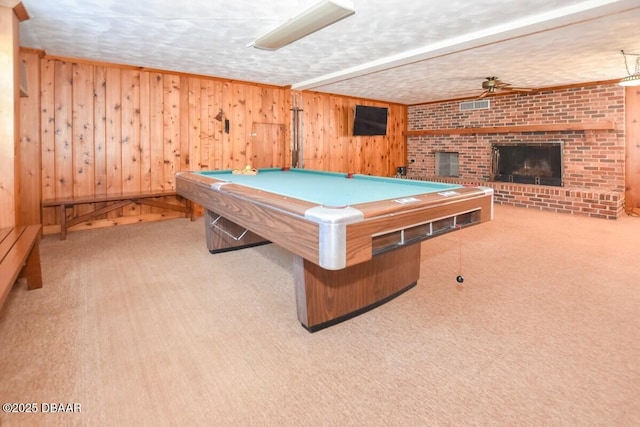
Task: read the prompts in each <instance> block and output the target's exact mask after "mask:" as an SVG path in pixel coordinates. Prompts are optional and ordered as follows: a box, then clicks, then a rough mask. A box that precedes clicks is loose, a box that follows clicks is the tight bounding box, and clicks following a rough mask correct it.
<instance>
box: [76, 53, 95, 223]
mask: <svg viewBox="0 0 640 427" xmlns="http://www.w3.org/2000/svg"><path fill="white" fill-rule="evenodd" d="M72 73H73V74H72V76H73V95H72V96H73V111H72V114H73V118H72V143H73V146H72V154H73V155H72V159H73V186H72V187H73V191H72V194H73V197H86V196H93V195H94V194H95V188H96V183H95V175H94V172H95V171H94V169H95V154H94V145H93V143H94V127H93V115H94V111H93V106H94V97H93V85H94V84H93V77H94V76H93V66H92V65H87V64H72ZM74 210H75V213H76V215H83V214H85V213H87V212H90V211H91V210H92V207H91V206H87V205H80V206H76V207H74Z"/></svg>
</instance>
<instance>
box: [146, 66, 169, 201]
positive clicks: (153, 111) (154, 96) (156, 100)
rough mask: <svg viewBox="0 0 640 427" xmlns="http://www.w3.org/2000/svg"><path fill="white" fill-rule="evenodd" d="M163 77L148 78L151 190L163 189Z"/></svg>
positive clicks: (158, 74) (160, 75)
mask: <svg viewBox="0 0 640 427" xmlns="http://www.w3.org/2000/svg"><path fill="white" fill-rule="evenodd" d="M163 80H164V79H163V75H162V74H160V73H153V74H152V75H151V76H150V78H149V85H150V87H149V109H150V117H149V164H150V168H151V171H150V172H151V176H150V180H151V184H150V185H151V190H152V191H158V190H163V189H164V184H165V182H166V180H165V178H164V174H165V164H164V146H165V140H164V130H165V126H164V83H163Z"/></svg>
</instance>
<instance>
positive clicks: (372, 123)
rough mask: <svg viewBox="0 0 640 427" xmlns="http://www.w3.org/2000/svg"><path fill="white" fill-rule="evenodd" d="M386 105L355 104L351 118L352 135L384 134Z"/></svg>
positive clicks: (385, 129)
mask: <svg viewBox="0 0 640 427" xmlns="http://www.w3.org/2000/svg"><path fill="white" fill-rule="evenodd" d="M387 115H388V108H386V107H371V106H368V105H356V111H355V115H354V118H353V134H354V135H386V134H387Z"/></svg>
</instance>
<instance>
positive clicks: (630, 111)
mask: <svg viewBox="0 0 640 427" xmlns="http://www.w3.org/2000/svg"><path fill="white" fill-rule="evenodd" d="M625 116H626V117H625V123H626V125H625V135H626V150H625V181H626V182H625V212H626V213H628V214H631V213H633V214H635V215H640V120H638V119H639V118H640V89H638V88H637V87H627V88H625Z"/></svg>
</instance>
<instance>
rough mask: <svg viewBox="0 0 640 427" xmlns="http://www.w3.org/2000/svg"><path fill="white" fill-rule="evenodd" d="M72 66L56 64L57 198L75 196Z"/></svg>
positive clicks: (55, 144) (65, 63)
mask: <svg viewBox="0 0 640 427" xmlns="http://www.w3.org/2000/svg"><path fill="white" fill-rule="evenodd" d="M72 92H73V91H72V66H71V64H70V63H67V62H63V61H56V63H55V88H54V96H55V119H54V122H55V138H54V146H55V171H56V185H55V189H56V190H55V194H56V197H72V196H73V150H72V148H73V135H72V124H71V122H72V117H73V113H72V110H73V102H72Z"/></svg>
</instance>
